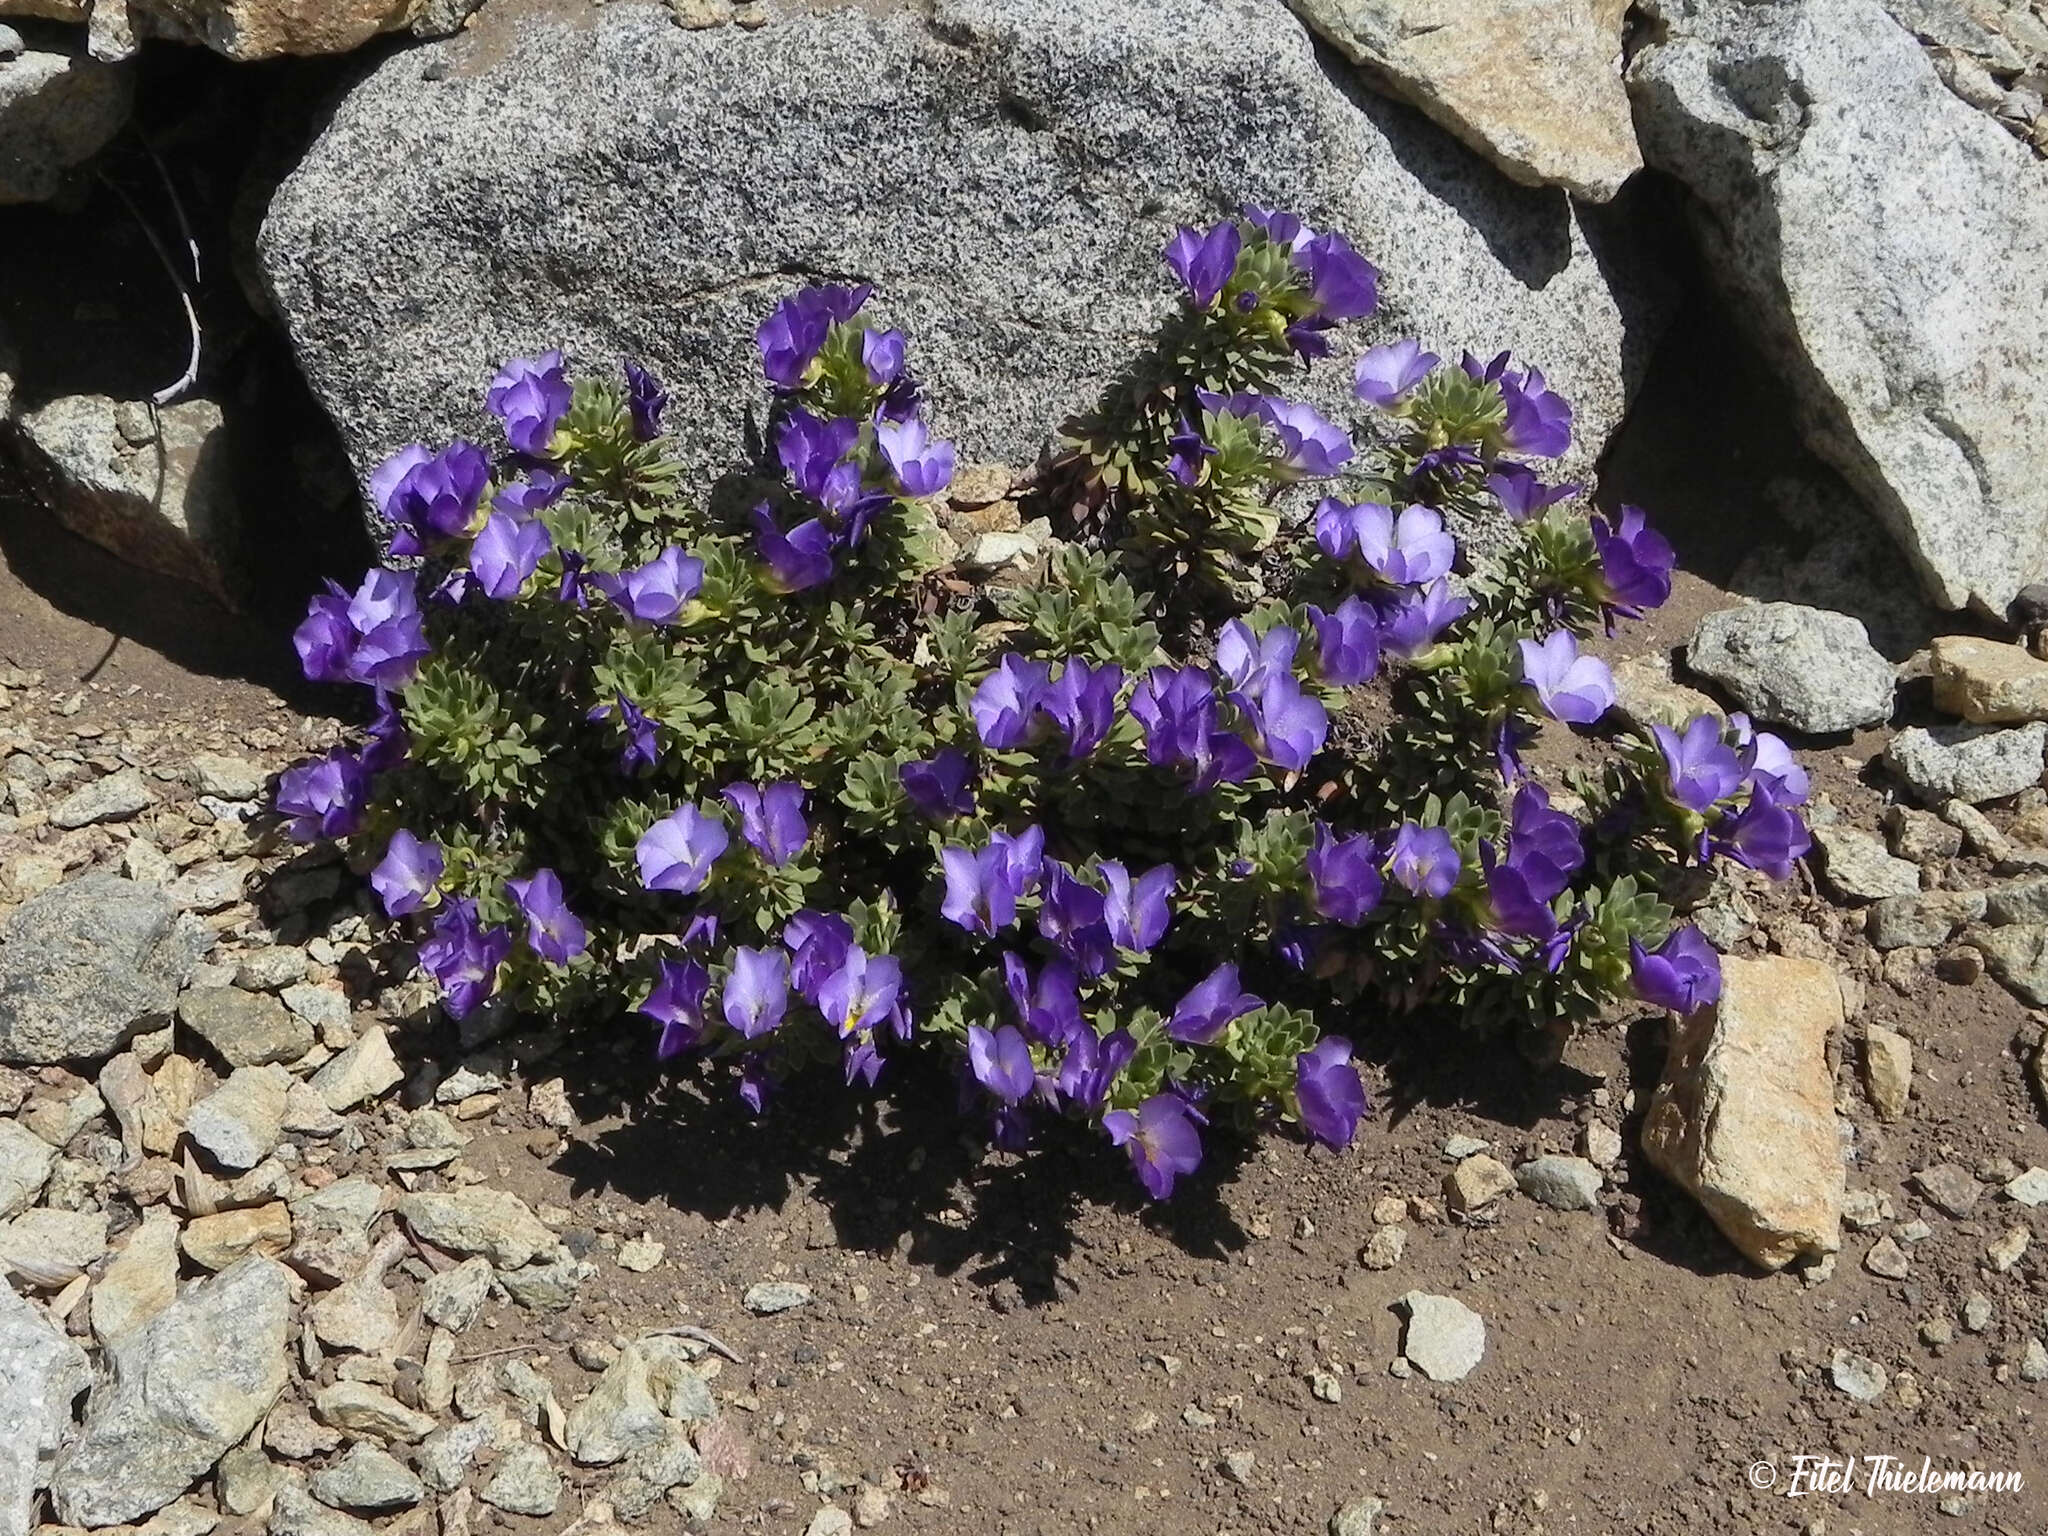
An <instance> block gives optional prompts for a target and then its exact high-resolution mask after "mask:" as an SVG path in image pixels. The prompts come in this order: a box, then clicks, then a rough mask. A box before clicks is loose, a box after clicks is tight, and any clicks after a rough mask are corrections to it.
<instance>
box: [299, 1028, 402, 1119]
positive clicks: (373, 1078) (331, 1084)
mask: <svg viewBox="0 0 2048 1536" xmlns="http://www.w3.org/2000/svg"><path fill="white" fill-rule="evenodd" d="M404 1081H405V1069H404V1068H402V1067H401V1066H399V1064H398V1058H397V1057H396V1056H394V1055H392V1053H391V1042H390V1041H389V1040H388V1039H386V1038H385V1034H384V1026H383V1025H381V1024H373V1025H371V1026H370V1027H369V1028H368V1029H366V1030H364V1031H363V1032H362V1034H361V1035H359V1036H357V1038H356V1043H355V1044H354V1045H352V1046H350V1047H349V1048H348V1049H347V1050H345V1051H343V1052H342V1053H341V1054H340V1055H339V1056H337V1057H335V1058H334V1060H332V1061H330V1062H328V1063H327V1065H326V1066H324V1067H322V1068H321V1069H320V1070H319V1071H318V1072H315V1073H314V1074H313V1086H314V1088H315V1089H317V1090H318V1091H319V1094H320V1097H321V1098H323V1099H325V1100H326V1101H327V1107H328V1108H329V1109H331V1110H333V1111H335V1112H336V1113H337V1114H339V1113H341V1112H342V1111H344V1110H350V1109H354V1108H355V1107H356V1106H357V1105H358V1104H361V1103H362V1102H364V1100H366V1099H374V1098H377V1097H379V1096H381V1095H383V1094H386V1093H389V1092H390V1091H391V1090H392V1089H393V1088H396V1087H397V1086H398V1085H399V1084H400V1083H402V1082H404Z"/></svg>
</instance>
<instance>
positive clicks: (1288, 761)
mask: <svg viewBox="0 0 2048 1536" xmlns="http://www.w3.org/2000/svg"><path fill="white" fill-rule="evenodd" d="M1249 713H1250V714H1251V717H1252V724H1253V726H1254V728H1255V729H1256V731H1257V732H1258V738H1259V740H1258V751H1259V755H1260V756H1261V757H1263V758H1264V759H1265V760H1266V761H1267V762H1269V763H1271V764H1272V765H1273V766H1274V767H1276V768H1278V769H1280V770H1281V771H1282V772H1284V773H1299V772H1301V770H1302V769H1304V768H1306V767H1307V766H1308V765H1309V760H1310V759H1311V758H1313V757H1314V756H1315V755H1316V754H1317V753H1318V752H1320V751H1322V749H1323V743H1324V742H1325V741H1327V740H1328V739H1329V735H1330V712H1329V711H1328V710H1326V709H1324V708H1323V706H1322V704H1321V703H1320V702H1319V701H1317V700H1316V699H1313V698H1311V697H1310V696H1309V695H1308V694H1306V693H1304V692H1303V691H1302V687H1301V684H1300V683H1297V682H1296V681H1295V680H1294V675H1293V674H1292V673H1289V672H1282V673H1280V674H1278V675H1277V676H1275V677H1274V678H1272V679H1271V681H1269V682H1268V683H1267V684H1266V689H1265V692H1264V693H1263V694H1262V695H1261V696H1260V698H1259V700H1258V703H1257V706H1256V707H1255V708H1254V709H1253V710H1251V711H1250V712H1249Z"/></svg>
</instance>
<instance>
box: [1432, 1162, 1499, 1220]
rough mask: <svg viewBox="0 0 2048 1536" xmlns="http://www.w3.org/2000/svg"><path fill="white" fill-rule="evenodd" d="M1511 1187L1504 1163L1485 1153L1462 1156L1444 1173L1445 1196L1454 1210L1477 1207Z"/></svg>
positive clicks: (1497, 1197)
mask: <svg viewBox="0 0 2048 1536" xmlns="http://www.w3.org/2000/svg"><path fill="white" fill-rule="evenodd" d="M1514 1187H1515V1176H1514V1175H1513V1174H1512V1173H1510V1172H1508V1168H1507V1164H1505V1163H1503V1162H1501V1161H1500V1160H1499V1159H1497V1158H1491V1157H1487V1156H1485V1155H1484V1154H1481V1155H1479V1156H1475V1157H1468V1158H1466V1159H1464V1161H1462V1162H1460V1163H1459V1164H1458V1166H1457V1167H1455V1168H1453V1169H1452V1170H1451V1171H1450V1172H1449V1173H1447V1174H1445V1175H1444V1199H1445V1200H1446V1201H1447V1202H1448V1203H1449V1205H1450V1207H1451V1209H1452V1210H1454V1211H1467V1212H1469V1211H1476V1210H1478V1209H1479V1208H1480V1207H1481V1206H1482V1205H1485V1204H1487V1203H1488V1202H1489V1201H1493V1200H1498V1199H1499V1198H1500V1197H1501V1196H1502V1195H1505V1194H1507V1193H1508V1192H1509V1191H1511V1190H1512V1189H1514Z"/></svg>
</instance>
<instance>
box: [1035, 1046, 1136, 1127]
mask: <svg viewBox="0 0 2048 1536" xmlns="http://www.w3.org/2000/svg"><path fill="white" fill-rule="evenodd" d="M1137 1054H1138V1041H1137V1038H1136V1037H1135V1036H1134V1035H1132V1034H1131V1032H1130V1031H1129V1030H1127V1029H1118V1030H1113V1031H1111V1032H1110V1033H1109V1034H1108V1035H1097V1034H1096V1033H1095V1031H1094V1030H1092V1029H1080V1030H1076V1031H1075V1032H1074V1033H1073V1034H1072V1035H1070V1036H1069V1037H1068V1039H1067V1052H1066V1055H1065V1057H1064V1058H1063V1059H1062V1060H1061V1062H1060V1070H1059V1076H1058V1078H1057V1079H1056V1080H1055V1081H1056V1085H1057V1087H1058V1088H1059V1091H1060V1093H1061V1094H1062V1095H1063V1096H1064V1097H1065V1098H1066V1099H1067V1100H1068V1102H1070V1103H1072V1104H1074V1105H1075V1106H1076V1107H1077V1108H1080V1109H1084V1110H1087V1111H1089V1112H1090V1113H1093V1112H1094V1111H1096V1110H1099V1109H1100V1108H1102V1103H1103V1100H1105V1099H1107V1098H1108V1097H1109V1090H1110V1087H1111V1086H1112V1085H1113V1084H1114V1083H1115V1082H1116V1080H1117V1076H1118V1074H1119V1073H1121V1072H1122V1071H1123V1069H1124V1068H1125V1067H1127V1066H1129V1065H1130V1064H1131V1058H1132V1057H1134V1056H1136V1055H1137Z"/></svg>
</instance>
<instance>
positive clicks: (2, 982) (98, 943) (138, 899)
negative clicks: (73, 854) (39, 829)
mask: <svg viewBox="0 0 2048 1536" xmlns="http://www.w3.org/2000/svg"><path fill="white" fill-rule="evenodd" d="M197 958H198V948H197V943H196V941H195V938H194V936H193V935H192V933H191V932H190V931H189V930H187V929H185V928H184V927H183V926H182V925H181V924H180V923H179V922H178V913H177V909H176V908H175V907H173V906H172V905H171V904H170V903H169V902H168V901H166V900H165V899H164V895H163V893H162V892H161V891H158V890H155V889H153V888H151V887H149V886H145V885H138V884H137V883H135V882H134V881H132V880H123V879H121V878H120V877H118V876H115V875H88V876H86V877H85V878H84V879H82V880H72V881H68V882H66V883H65V884H63V885H60V886H58V887H56V888H55V889H54V890H50V891H45V892H43V893H42V894H41V895H39V896H35V897H32V898H30V899H29V900H28V901H27V902H25V903H23V904H22V905H21V906H20V907H19V908H18V909H16V911H15V912H14V914H13V915H12V916H11V917H9V918H8V919H7V921H6V923H5V925H4V926H0V1062H21V1063H28V1064H31V1065H47V1064H50V1063H54V1062H61V1061H73V1060H81V1059H89V1060H96V1059H98V1058H100V1057H104V1056H111V1055H112V1054H113V1053H114V1052H115V1051H117V1050H119V1049H120V1048H121V1047H122V1046H123V1045H124V1044H125V1043H127V1041H129V1040H130V1039H132V1038H133V1037H134V1036H135V1035H137V1034H138V1033H140V1032H141V1031H143V1030H145V1029H154V1028H156V1027H157V1026H158V1025H160V1024H162V1023H164V1022H165V1021H167V1020H168V1019H169V1018H170V1014H171V1006H172V1004H173V1003H174V1002H175V1001H176V999H177V995H178V988H179V987H180V986H181V985H183V984H184V980H185V978H186V976H188V975H189V974H190V973H191V970H192V966H193V963H194V962H195V961H196V960H197Z"/></svg>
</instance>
